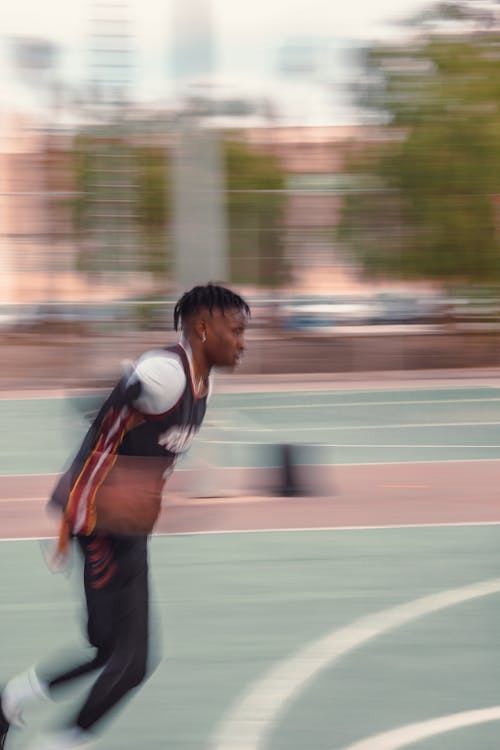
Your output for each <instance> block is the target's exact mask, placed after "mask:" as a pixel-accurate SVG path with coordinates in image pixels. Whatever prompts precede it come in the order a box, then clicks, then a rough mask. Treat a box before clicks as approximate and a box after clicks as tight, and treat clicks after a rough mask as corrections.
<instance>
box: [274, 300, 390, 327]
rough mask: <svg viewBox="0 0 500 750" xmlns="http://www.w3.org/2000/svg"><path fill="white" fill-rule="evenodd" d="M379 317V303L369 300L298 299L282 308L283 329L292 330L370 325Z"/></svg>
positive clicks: (290, 301)
mask: <svg viewBox="0 0 500 750" xmlns="http://www.w3.org/2000/svg"><path fill="white" fill-rule="evenodd" d="M379 314H380V306H379V305H378V303H377V302H376V301H375V300H374V299H370V298H366V297H345V296H342V297H340V296H337V297H334V296H332V297H309V298H294V299H293V300H289V301H288V302H285V303H284V304H283V305H282V308H281V316H282V321H283V326H284V327H285V328H286V329H287V330H291V331H304V330H310V329H318V328H319V329H322V330H324V331H327V330H328V329H334V328H336V327H337V326H341V325H370V324H371V323H372V322H373V321H374V320H375V319H376V318H377V317H378V316H379Z"/></svg>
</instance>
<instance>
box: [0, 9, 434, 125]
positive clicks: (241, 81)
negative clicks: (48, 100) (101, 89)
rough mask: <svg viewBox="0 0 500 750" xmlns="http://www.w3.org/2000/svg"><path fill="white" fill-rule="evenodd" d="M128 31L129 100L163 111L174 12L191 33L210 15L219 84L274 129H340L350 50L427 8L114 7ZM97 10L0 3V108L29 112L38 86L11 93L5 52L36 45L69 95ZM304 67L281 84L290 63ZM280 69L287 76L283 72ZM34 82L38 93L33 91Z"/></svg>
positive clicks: (390, 33)
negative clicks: (52, 53) (254, 106)
mask: <svg viewBox="0 0 500 750" xmlns="http://www.w3.org/2000/svg"><path fill="white" fill-rule="evenodd" d="M115 1H116V3H118V4H120V5H121V6H122V8H123V13H124V15H126V16H128V18H129V19H130V21H131V26H130V28H131V30H132V35H131V48H132V52H133V58H132V59H133V63H134V67H133V71H134V72H133V81H132V83H133V90H134V97H135V98H139V99H142V100H143V101H145V102H150V101H155V100H156V101H163V100H165V99H166V98H167V97H169V96H171V95H172V93H173V92H174V90H175V81H174V80H173V72H172V65H171V61H172V48H173V45H174V43H175V40H176V39H177V40H178V38H179V37H178V34H176V33H175V19H176V8H175V5H176V3H177V4H178V5H177V7H178V8H180V7H182V8H183V13H184V15H185V14H186V10H187V9H189V8H190V7H191V8H192V12H193V16H194V18H193V28H195V21H196V17H198V18H199V16H200V9H201V10H203V8H202V6H204V7H205V12H207V13H208V12H209V13H210V16H209V17H210V25H211V28H212V39H213V43H214V50H215V62H214V66H213V67H214V69H213V71H212V73H213V74H215V75H216V76H217V77H218V79H223V80H225V81H228V82H229V83H230V85H231V86H232V87H233V88H234V89H235V90H239V91H241V92H245V93H246V92H248V93H249V94H252V95H254V94H255V95H259V96H260V95H265V96H267V97H268V98H269V99H272V100H273V103H274V104H275V105H276V111H277V113H278V115H279V117H280V118H281V119H282V120H283V122H289V123H296V124H335V123H338V124H342V122H344V121H348V120H349V119H350V118H351V119H352V118H353V117H354V118H355V117H356V115H355V114H354V113H353V110H352V107H351V105H350V103H349V97H348V94H347V92H348V89H349V87H350V85H351V83H352V80H353V79H355V77H356V75H359V71H357V70H356V68H355V66H354V65H353V63H352V56H351V54H350V52H351V50H353V49H355V48H356V47H357V46H359V45H360V44H362V43H363V42H369V41H372V40H374V39H381V38H393V37H394V36H396V35H398V34H401V33H402V31H401V27H400V26H398V25H397V22H398V21H401V20H404V19H408V18H409V17H411V16H413V15H414V14H415V13H416V12H418V11H419V10H421V9H422V8H424V7H426V6H428V5H429V4H430V3H429V0H344V1H343V2H339V0H252V1H251V2H243V1H242V0H115ZM99 5H101V6H102V3H99V2H98V0H43V2H40V0H15V2H13V3H0V29H1V38H0V41H1V39H3V42H4V43H3V44H0V63H1V64H0V71H1V72H0V91H1V92H2V93H1V94H0V107H3V108H5V107H7V106H10V105H11V104H12V103H13V102H14V103H16V104H17V105H18V106H20V107H28V108H29V106H30V100H32V99H36V94H35V93H34V91H35V90H36V89H37V88H38V89H40V88H41V87H40V83H43V79H42V78H40V74H38V79H37V77H36V75H34V76H32V77H31V78H32V79H33V80H32V79H31V78H30V79H29V80H28V79H27V78H25V79H24V83H22V84H20V83H19V75H16V73H15V70H14V69H13V67H12V56H11V55H10V54H9V48H8V44H7V42H6V40H7V38H8V37H11V36H37V37H44V38H47V39H50V40H52V41H53V42H55V43H56V44H57V45H58V47H59V57H58V59H59V63H60V64H59V68H58V71H57V77H58V78H59V79H60V80H61V81H62V82H63V83H64V84H65V85H66V86H67V87H73V88H77V87H78V86H79V85H81V83H82V81H84V80H85V79H86V77H87V76H88V59H89V58H88V47H89V31H90V29H91V23H90V19H91V18H92V16H95V15H96V10H95V9H96V7H97V12H99ZM299 53H300V60H302V61H304V60H306V62H307V63H308V69H307V71H302V73H301V74H300V75H297V73H295V74H294V75H291V74H290V72H289V71H290V63H291V62H294V61H295V62H296V61H297V59H299V57H298V55H299ZM279 61H281V62H282V63H283V61H284V62H285V64H288V74H286V73H285V72H284V68H285V67H286V65H283V64H281V65H280V64H279ZM37 81H38V83H37Z"/></svg>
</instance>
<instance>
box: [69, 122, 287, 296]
mask: <svg viewBox="0 0 500 750" xmlns="http://www.w3.org/2000/svg"><path fill="white" fill-rule="evenodd" d="M107 146H108V152H107V153H106V157H105V161H104V164H106V163H108V161H109V150H111V152H112V153H113V154H114V155H115V156H117V155H118V154H121V153H123V149H126V151H127V154H128V167H129V169H130V168H131V169H132V171H133V174H134V209H135V219H134V221H135V224H136V229H137V230H138V235H137V237H138V242H137V247H138V248H139V249H140V254H138V255H136V266H137V268H138V270H147V271H151V272H154V273H155V274H158V273H165V272H166V270H167V269H168V262H167V259H166V254H167V253H168V240H167V235H168V231H167V230H168V223H169V213H170V203H171V196H170V190H169V176H168V175H169V169H168V155H166V154H165V151H164V150H162V149H161V148H159V147H156V146H146V145H140V146H139V145H128V144H126V143H125V142H124V141H120V142H118V141H117V142H116V143H108V144H107ZM224 150H225V154H224V156H225V167H226V191H227V192H226V196H227V197H226V210H227V219H228V232H229V252H230V273H231V281H232V282H235V283H251V284H256V285H261V286H274V285H277V284H279V283H281V282H282V281H283V280H284V278H285V273H286V271H285V263H284V250H283V208H284V200H285V196H284V193H283V192H282V191H283V189H284V187H285V175H284V172H283V171H282V169H281V168H280V166H279V165H278V163H277V161H276V160H275V159H274V158H273V157H271V156H269V155H268V154H262V153H259V152H257V151H255V150H253V149H250V148H249V147H248V146H246V145H245V144H243V143H241V142H236V141H233V140H231V141H228V142H227V143H225V146H224ZM74 169H75V180H76V183H77V191H78V193H79V195H78V198H77V199H76V200H75V202H74V206H73V208H74V221H75V227H76V228H77V230H78V231H79V233H80V235H81V237H83V238H85V237H86V236H87V235H89V234H91V233H92V232H94V231H95V225H94V220H93V216H94V213H93V206H94V205H95V203H96V202H98V201H99V199H102V200H103V201H108V200H109V201H110V206H112V205H113V203H112V201H113V200H114V199H115V198H117V197H119V196H120V195H121V193H120V191H119V185H118V186H114V188H113V190H112V191H111V193H110V194H109V195H108V194H104V193H103V192H102V190H101V192H100V193H97V194H96V186H97V188H98V182H96V174H102V172H103V156H102V153H101V149H100V148H99V142H98V140H95V139H92V138H89V137H87V136H85V137H84V136H80V137H79V138H77V139H76V141H75V151H74ZM104 171H105V170H104ZM106 180H107V182H108V183H109V176H107V177H106ZM82 248H83V250H82V253H81V256H80V257H81V262H80V268H81V269H82V270H87V271H96V270H100V269H102V265H103V257H102V253H103V249H102V247H97V248H94V249H92V248H91V250H90V251H89V249H88V245H86V244H85V243H82ZM98 256H99V257H98ZM104 262H105V263H106V264H107V266H109V267H110V268H112V267H113V265H112V264H113V263H115V262H116V258H113V257H111V256H110V257H108V258H107V261H106V260H104Z"/></svg>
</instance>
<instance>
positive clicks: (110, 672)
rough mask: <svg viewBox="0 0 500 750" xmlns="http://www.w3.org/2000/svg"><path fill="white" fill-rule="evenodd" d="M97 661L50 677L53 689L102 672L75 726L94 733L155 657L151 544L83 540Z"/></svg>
mask: <svg viewBox="0 0 500 750" xmlns="http://www.w3.org/2000/svg"><path fill="white" fill-rule="evenodd" d="M78 544H79V546H80V548H81V550H82V553H83V558H84V573H83V575H84V586H85V598H86V604H87V613H88V622H87V632H88V639H89V642H90V643H91V645H92V646H94V647H95V649H96V652H95V655H94V658H93V659H91V660H89V661H87V662H85V663H84V664H79V665H77V666H75V667H73V668H72V669H69V670H67V671H65V672H63V673H62V674H58V675H56V676H52V677H50V678H49V679H48V686H49V689H51V690H52V689H53V688H56V687H58V686H61V685H64V684H66V683H68V682H69V681H71V680H75V679H76V678H78V677H81V676H83V675H86V674H89V673H90V672H92V671H94V670H97V669H101V673H100V675H99V676H98V678H97V680H96V681H95V683H94V684H93V686H92V688H91V690H90V692H89V694H88V696H87V699H86V701H85V703H84V705H83V706H82V708H81V710H80V712H79V713H78V716H77V717H76V719H75V721H74V722H73V723H74V724H76V725H77V726H79V727H80V728H81V729H84V730H87V729H90V728H91V727H92V726H93V725H94V724H95V723H96V722H97V721H99V719H101V718H102V717H103V716H104V715H105V714H106V713H107V712H108V711H109V710H110V709H112V708H113V707H114V706H115V705H116V704H117V703H118V702H119V701H120V700H121V699H122V698H124V697H125V695H127V693H129V692H130V690H132V689H133V688H135V687H137V686H138V685H140V684H141V682H143V681H144V679H145V678H146V675H147V672H148V666H149V667H151V660H150V659H149V640H150V639H149V620H150V617H149V582H148V540H147V538H143V537H110V536H100V535H94V536H92V537H78Z"/></svg>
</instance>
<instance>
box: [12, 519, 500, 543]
mask: <svg viewBox="0 0 500 750" xmlns="http://www.w3.org/2000/svg"><path fill="white" fill-rule="evenodd" d="M455 526H456V527H459V528H460V527H463V528H468V527H469V526H500V520H499V521H451V522H445V521H443V522H441V523H399V524H396V523H395V524H386V525H378V526H300V527H295V526H290V528H287V527H279V528H276V529H275V528H273V527H272V526H270V527H262V528H261V529H213V530H205V531H158V532H155V533H154V534H153V536H155V537H170V536H181V537H183V536H213V535H215V534H291V533H297V532H303V531H314V532H317V531H393V530H396V531H397V530H400V529H435V528H437V529H441V528H444V529H446V528H448V527H450V528H454V527H455ZM42 539H57V537H56V536H54V535H49V536H6V537H0V542H39V541H41V540H42Z"/></svg>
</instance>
